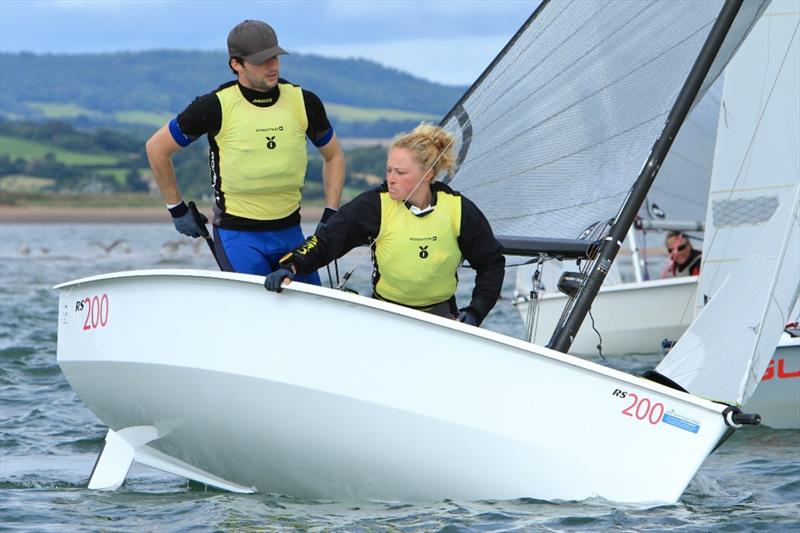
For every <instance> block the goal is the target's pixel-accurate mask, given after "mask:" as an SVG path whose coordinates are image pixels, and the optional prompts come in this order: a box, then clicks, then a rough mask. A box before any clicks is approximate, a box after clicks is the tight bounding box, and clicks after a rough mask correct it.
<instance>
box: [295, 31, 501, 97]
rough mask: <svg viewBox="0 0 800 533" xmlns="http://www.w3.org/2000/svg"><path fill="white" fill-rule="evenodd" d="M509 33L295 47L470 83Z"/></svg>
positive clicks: (446, 81)
mask: <svg viewBox="0 0 800 533" xmlns="http://www.w3.org/2000/svg"><path fill="white" fill-rule="evenodd" d="M510 38H511V35H510V34H509V35H495V36H489V37H487V36H481V37H461V38H446V39H436V38H427V39H408V40H396V41H387V42H382V43H350V44H342V45H329V46H327V47H326V48H325V49H324V50H317V49H315V48H312V47H307V48H302V47H301V48H298V49H297V51H298V52H301V53H311V54H316V55H322V56H327V57H340V58H347V57H354V58H364V59H371V60H373V61H377V62H378V63H381V64H383V65H386V66H389V67H393V68H396V69H399V70H402V71H404V72H410V73H413V74H414V75H415V76H418V77H421V78H425V79H427V80H430V81H435V82H439V83H444V84H448V85H469V84H471V83H472V82H473V81H475V79H477V77H478V76H479V75H480V73H481V72H483V70H484V69H485V68H486V67H487V66H488V65H489V63H490V62H491V61H492V59H494V58H495V56H497V54H498V53H500V50H502V49H503V46H505V44H506V43H507V42H508V40H509V39H510Z"/></svg>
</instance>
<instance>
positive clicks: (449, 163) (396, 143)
mask: <svg viewBox="0 0 800 533" xmlns="http://www.w3.org/2000/svg"><path fill="white" fill-rule="evenodd" d="M454 145H455V140H454V137H453V136H452V135H450V134H449V133H447V132H446V131H445V130H443V129H442V128H440V127H439V126H434V125H433V124H427V123H425V122H423V123H422V124H420V125H419V126H417V127H416V128H414V129H413V130H412V131H411V132H410V133H401V134H400V135H398V136H397V137H395V138H394V140H393V141H392V144H391V145H390V146H389V149H390V150H391V149H392V148H405V149H406V150H408V151H409V152H411V154H412V156H413V157H414V159H416V161H417V163H419V164H420V166H421V167H422V168H423V169H425V170H428V169H429V168H431V167H433V168H432V170H433V177H434V178H435V177H436V176H438V175H439V173H440V172H441V171H444V172H446V173H447V174H452V173H453V170H455V164H456V150H455V146H454ZM440 156H441V157H440ZM437 158H438V160H437Z"/></svg>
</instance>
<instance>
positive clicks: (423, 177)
mask: <svg viewBox="0 0 800 533" xmlns="http://www.w3.org/2000/svg"><path fill="white" fill-rule="evenodd" d="M455 139H456V138H455V136H454V135H451V136H450V142H448V143H447V146H445V147H444V148H443V149H442V151H441V152H439V155H437V156H436V159H434V160H433V163H431V166H430V167H429V168H428V170H426V171H425V172H423V173H422V175H421V176H420V177H419V180H417V184H416V185H414V188H413V189H411V192H410V193H408V196H406V198H405V200H403V203H404V204H405V203H406V202H408V199H409V198H411V196H412V195H413V194H414V193H415V192H416V191H417V188H418V187H419V186H420V185H421V184H422V181H423V180H424V179H425V176H427V175H428V172H433V167H435V166H436V163H438V162H439V160H440V159H441V158H442V156H443V155H444V154H445V152H447V150H448V149H449V148H450V146H451V145H452V144H453V141H455ZM435 177H436V176H433V178H435ZM433 178H431V181H433Z"/></svg>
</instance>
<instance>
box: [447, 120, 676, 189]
mask: <svg viewBox="0 0 800 533" xmlns="http://www.w3.org/2000/svg"><path fill="white" fill-rule="evenodd" d="M665 115H667V113H666V112H664V113H658V114H656V115H652V116H650V117H647V118H646V119H644V120H643V121H642V122H639V123H638V124H634V125H633V126H631V127H630V128H628V129H626V130H622V131H620V132H619V133H615V134H614V135H611V136H609V137H604V138H603V139H601V140H600V141H598V142H596V143H594V144H589V145H586V146H582V147H580V148H578V149H577V150H573V151H572V152H569V153H567V154H564V155H562V156H559V157H557V158H555V159H550V160H548V161H543V162H541V163H538V164H536V165H532V166H529V167H525V168H523V169H522V170H520V171H519V172H515V173H513V174H503V175H502V176H499V177H497V178H496V179H493V180H483V181H481V182H480V183H477V184H475V185H473V186H472V187H471V188H470V189H469V190H470V191H474V190H475V189H479V188H481V187H487V186H489V185H494V184H497V183H500V182H503V181H506V180H509V179H511V178H514V177H516V176H521V175H523V174H527V173H528V172H530V171H533V170H538V169H540V168H544V167H546V166H549V165H552V164H554V163H558V162H559V161H563V160H564V159H568V158H570V157H572V156H575V155H578V154H580V153H583V152H587V151H589V150H592V149H594V148H597V147H599V146H602V145H603V144H606V143H607V142H608V141H610V140H612V139H616V138H618V137H622V136H623V135H625V134H628V133H632V132H634V131H636V130H637V129H639V128H642V127H644V126H647V125H648V124H650V123H651V122H653V121H654V120H657V119H659V118H661V117H664V116H665ZM526 132H527V130H526V131H524V132H521V133H526ZM507 146H508V145H507ZM510 148H511V149H513V148H514V146H513V145H511V147H510ZM510 151H511V150H510ZM489 152H490V151H487V152H485V153H489ZM494 155H498V153H497V151H496V150H495V151H494ZM500 155H502V154H500ZM483 156H484V154H479V155H475V156H474V157H471V158H470V159H467V160H465V161H464V162H463V163H462V164H461V165H462V166H464V165H465V164H467V163H469V162H471V161H474V160H477V159H478V158H479V157H480V158H482V157H483Z"/></svg>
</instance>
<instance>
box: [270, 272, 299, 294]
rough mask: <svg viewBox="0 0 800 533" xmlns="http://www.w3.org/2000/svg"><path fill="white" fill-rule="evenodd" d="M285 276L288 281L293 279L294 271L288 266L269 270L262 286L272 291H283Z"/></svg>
mask: <svg viewBox="0 0 800 533" xmlns="http://www.w3.org/2000/svg"><path fill="white" fill-rule="evenodd" d="M286 278H289V281H291V280H293V279H294V272H292V271H291V270H290V269H288V268H279V269H278V270H276V271H274V272H270V273H269V274H267V277H266V278H264V288H265V289H267V290H268V291H272V292H283V280H284V279H286Z"/></svg>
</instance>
